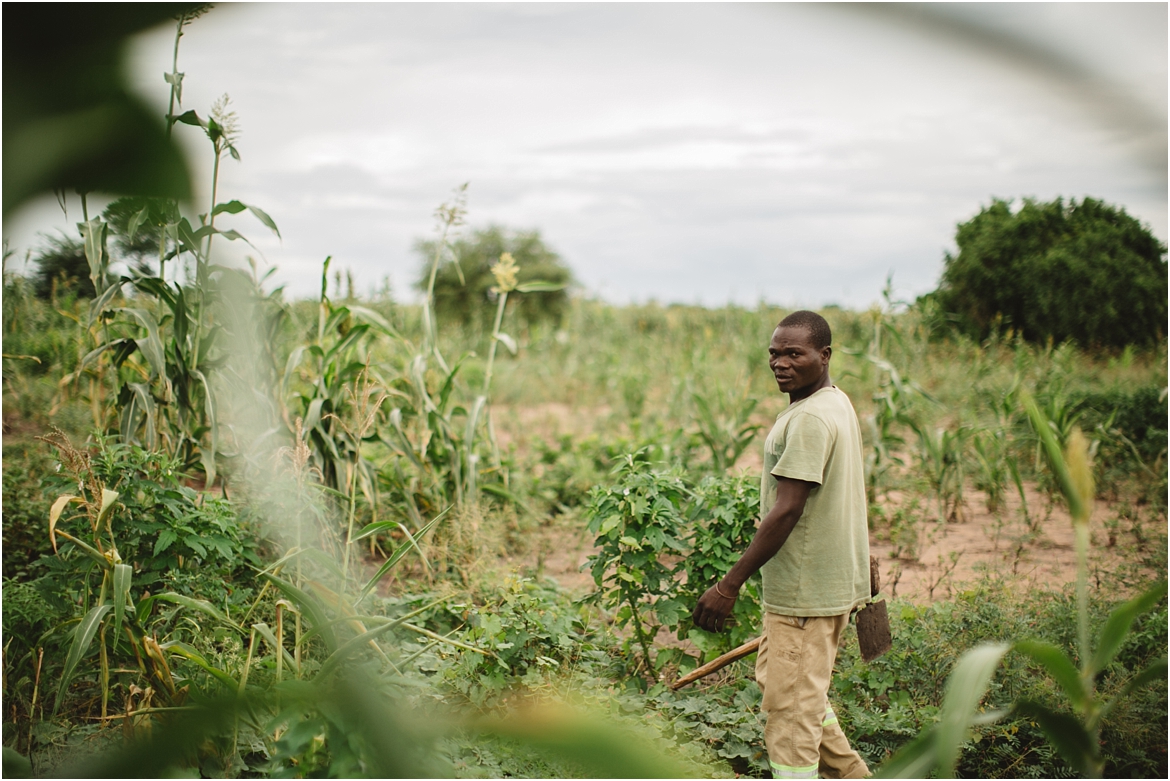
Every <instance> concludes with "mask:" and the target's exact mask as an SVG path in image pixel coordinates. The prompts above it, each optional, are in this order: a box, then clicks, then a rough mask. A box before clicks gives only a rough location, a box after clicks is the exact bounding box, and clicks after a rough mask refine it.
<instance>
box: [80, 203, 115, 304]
mask: <svg viewBox="0 0 1170 781" xmlns="http://www.w3.org/2000/svg"><path fill="white" fill-rule="evenodd" d="M77 230H79V231H80V232H81V237H82V238H83V239H84V240H85V260H86V262H87V263H89V278H90V280H92V281H93V286H94V289H95V290H96V291H97V292H98V293H99V294H101V293H103V292H105V285H104V284H103V281H104V277H105V275H106V274H105V272H106V258H107V257H108V256H107V254H106V223H105V222H103V221H102V218H101V217H94V218H93V219H92V220H90V221H89V222H79V223H77Z"/></svg>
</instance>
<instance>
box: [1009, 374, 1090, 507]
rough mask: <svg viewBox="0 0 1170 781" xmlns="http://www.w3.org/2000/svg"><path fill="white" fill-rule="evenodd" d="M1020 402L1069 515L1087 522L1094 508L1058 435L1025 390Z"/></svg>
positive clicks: (1022, 392) (1021, 392)
mask: <svg viewBox="0 0 1170 781" xmlns="http://www.w3.org/2000/svg"><path fill="white" fill-rule="evenodd" d="M1020 401H1021V403H1022V404H1023V405H1024V409H1025V410H1026V411H1027V413H1028V417H1029V419H1030V420H1031V421H1032V429H1033V430H1034V431H1035V432H1036V435H1037V436H1038V437H1039V438H1040V443H1041V444H1042V445H1043V447H1044V454H1045V455H1046V456H1047V457H1048V464H1049V466H1051V467H1052V473H1053V475H1055V477H1056V483H1057V485H1059V486H1060V492H1061V493H1062V494H1064V498H1065V501H1066V502H1068V509H1069V513H1070V514H1071V515H1072V517H1073V519H1074V520H1075V521H1077V522H1083V521H1085V520H1087V519H1088V517H1089V512H1090V511H1091V509H1092V508H1091V507H1090V506H1089V505H1087V504H1086V503H1085V502H1084V499H1083V497H1082V496H1081V490H1080V488H1079V487H1078V486H1077V485H1076V483H1075V482H1074V481H1073V478H1072V474H1070V472H1069V468H1068V464H1067V463H1066V462H1065V458H1064V453H1062V452H1061V450H1060V443H1059V442H1057V441H1056V435H1055V434H1054V433H1053V432H1052V426H1051V425H1049V423H1050V421H1049V420H1048V417H1047V416H1046V415H1045V414H1044V412H1043V411H1042V410H1041V409H1040V407H1038V406H1037V405H1036V401H1035V399H1033V398H1032V395H1031V394H1030V393H1028V392H1027V391H1025V390H1023V389H1021V390H1020Z"/></svg>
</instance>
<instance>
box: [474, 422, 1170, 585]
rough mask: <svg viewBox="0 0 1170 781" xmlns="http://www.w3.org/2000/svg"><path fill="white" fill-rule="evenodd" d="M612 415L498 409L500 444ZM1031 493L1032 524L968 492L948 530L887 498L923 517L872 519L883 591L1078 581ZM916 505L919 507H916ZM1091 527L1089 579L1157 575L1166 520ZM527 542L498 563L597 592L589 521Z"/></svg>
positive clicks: (1013, 502)
mask: <svg viewBox="0 0 1170 781" xmlns="http://www.w3.org/2000/svg"><path fill="white" fill-rule="evenodd" d="M769 413H771V414H773V415H774V412H772V411H771V410H766V411H761V412H759V413H757V416H758V417H760V418H761V420H760V422H770V420H771V417H770V416H769ZM608 415H609V410H608V408H592V409H589V408H581V407H574V406H570V405H566V404H555V403H549V404H540V405H534V406H530V407H510V408H509V407H498V408H496V410H495V420H496V427H497V435H498V437H499V440H500V442H501V445H502V446H504V445H506V444H514V445H515V446H517V447H518V448H520V449H523V448H525V445H526V444H527V442H529V441H531V440H532V439H534V438H544V439H546V441H551V440H552V439H553V438H555V437H556V436H557V435H563V434H572V435H574V436H583V435H587V434H589V433H592V432H593V431H594V430H595V427H596V425H597V423H598V422H599V420H602V419H604V418H605V417H608ZM754 417H756V416H754ZM764 418H767V421H765V420H764ZM758 450H759V448H749V450H748V451H747V452H745V453H744V454H743V456H741V457H740V459H739V460H738V461H737V463H736V468H737V469H740V470H746V471H749V472H758V470H759V469H761V468H762V466H763V463H762V460H761V455H760V453H759V452H758ZM1025 488H1026V490H1025V495H1026V497H1027V520H1025V514H1024V511H1023V507H1022V503H1021V501H1020V498H1019V496H1018V495H1016V494H1015V493H1014V492H1013V493H1012V495H1010V496H1005V498H1004V499H1003V500H1002V502H1001V505H1000V507H999V508H997V510H996V511H995V512H989V511H988V509H987V502H986V496H985V494H983V492H981V491H978V490H976V489H974V488H970V487H969V488H968V489H967V490H966V492H965V494H964V503H963V506H962V512H961V513H960V517H958V518H956V519H954V520H951V521H948V522H946V523H943V524H939V523H938V521H937V520H935V519H936V518H937V512H936V511H935V509H934V506H933V504H932V502H931V499H930V498H929V497H927V496H917V497H911V496H906V495H903V494H900V493H898V492H890V493H889V494H888V495H887V496H885V497H883V498H882V500H881V502H880V504H881V506H882V507H883V510H885V512H886V516H887V519H888V518H890V517H892V516H893V515H894V514H895V513H896V511H897V510H898V509H899V508H903V509H904V511H905V512H904V514H907V515H910V516H913V517H915V518H917V519H918V520H917V524H916V527H914V528H913V529H912V530H911V531H909V532H907V531H902V532H901V534H900V535H899V533H898V530H897V529H896V528H891V525H890V524H889V523H888V522H882V521H881V520H880V519H871V524H873V526H874V528H872V529H871V532H870V551H871V553H872V554H873V555H875V556H877V557H878V560H879V562H880V570H881V581H882V592H883V594H885V595H886V596H888V597H896V598H899V599H905V600H909V601H911V602H914V603H918V604H926V603H930V602H933V601H938V600H943V599H948V598H951V597H953V596H954V595H955V594H957V593H960V592H962V591H964V590H966V589H967V588H970V587H971V586H972V585H973V584H974V583H976V582H977V581H979V580H981V579H984V578H990V579H993V580H995V581H997V582H999V583H1001V584H1004V585H1006V586H1008V587H1009V588H1011V589H1012V590H1014V591H1017V592H1018V593H1019V592H1026V591H1027V590H1031V589H1036V588H1043V589H1061V588H1063V587H1064V586H1066V585H1068V584H1071V583H1073V582H1074V581H1075V580H1076V552H1075V550H1074V547H1073V528H1072V522H1071V520H1070V517H1069V515H1068V512H1067V511H1066V510H1065V509H1064V507H1063V504H1062V502H1061V501H1060V500H1056V501H1054V500H1053V499H1052V498H1050V497H1048V496H1047V495H1045V494H1043V493H1042V492H1040V491H1038V490H1037V488H1036V486H1034V485H1027V484H1026V486H1025ZM914 501H917V503H918V504H917V507H913V506H912V503H913V502H914ZM875 521H876V522H875ZM1090 530H1091V536H1090V539H1091V545H1090V552H1089V571H1090V579H1091V581H1093V582H1095V583H1098V584H1099V583H1105V582H1109V583H1111V584H1112V585H1114V586H1115V587H1116V586H1118V585H1119V582H1120V581H1127V580H1133V579H1134V576H1137V575H1141V574H1146V575H1149V576H1152V575H1157V574H1159V572H1160V570H1159V572H1155V571H1154V569H1153V568H1151V566H1150V565H1149V563H1148V562H1147V561H1146V559H1147V558H1152V557H1151V556H1150V555H1149V554H1151V553H1153V552H1154V550H1153V547H1154V546H1157V545H1159V544H1160V543H1159V539H1160V536H1161V535H1164V534H1165V533H1166V519H1165V517H1163V516H1160V515H1155V514H1153V513H1151V512H1149V511H1148V510H1145V509H1143V508H1139V511H1138V512H1136V513H1135V512H1132V511H1130V512H1126V511H1124V510H1123V508H1122V506H1121V505H1116V504H1110V503H1107V502H1104V501H1098V502H1097V503H1096V506H1095V508H1094V511H1093V514H1092V516H1091V518H1090ZM527 536H528V539H527V541H526V542H527V543H528V544H526V545H525V552H524V553H522V554H519V555H515V556H510V557H505V559H504V560H503V561H502V562H501V563H502V564H503V565H504V566H505V567H508V568H514V569H517V570H523V571H528V572H533V573H536V574H538V575H540V576H547V577H551V578H552V579H554V580H555V581H556V582H557V583H558V584H559V585H560V586H561V587H562V588H564V589H566V590H568V591H570V592H572V593H574V594H584V593H587V592H588V591H589V590H591V589H592V588H593V579H592V577H591V575H590V574H589V573H588V572H587V571H582V567H583V566H584V565H585V562H586V558H587V557H588V556H589V555H590V553H592V552H593V550H594V548H593V545H592V540H591V538H590V535H589V534H588V532H586V530H585V523H584V520H583V519H581V518H579V517H577V518H570V517H566V518H561V519H556V520H554V521H552V522H551V523H550V524H548V525H547V526H543V527H541V528H539V529H536V530H533V531H531V532H529V533H527ZM1124 590H1125V589H1124V586H1123V584H1122V588H1121V591H1122V593H1124Z"/></svg>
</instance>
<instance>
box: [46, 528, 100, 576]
mask: <svg viewBox="0 0 1170 781" xmlns="http://www.w3.org/2000/svg"><path fill="white" fill-rule="evenodd" d="M57 534H59V535H60V536H62V537H64V538H65V539H67V540H69V541H70V542H71V543H73V544H74V545H76V546H77V547H78V548H80V549H81V552H82V553H84V554H85V555H86V556H89V557H90V558H91V559H93V560H94V561H95V562H97V564H98V566H100V567H101V568H102V569H104V570H109V569H110V566H111V564H110V560H109V559H107V558H106V557H105V556H104V555H102V553H101V551H99V550H98V549H97V548H95V547H93V546H92V545H89V544H88V543H84V542H82V541H81V540H79V539H77V538H76V537H74V536H73V535H72V534H70V533H69V532H64V531H61V530H60V529H58V530H57Z"/></svg>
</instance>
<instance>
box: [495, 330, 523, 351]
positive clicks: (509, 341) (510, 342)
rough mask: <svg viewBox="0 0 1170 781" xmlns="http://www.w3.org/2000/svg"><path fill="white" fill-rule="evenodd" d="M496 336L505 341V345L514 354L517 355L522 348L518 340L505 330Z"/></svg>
mask: <svg viewBox="0 0 1170 781" xmlns="http://www.w3.org/2000/svg"><path fill="white" fill-rule="evenodd" d="M496 338H497V339H499V340H500V341H501V342H503V343H504V346H505V347H507V348H508V352H510V353H512V355H515V354H516V353H517V352H518V351H519V349H520V348H519V347H517V346H516V340H515V339H513V338H512V337H510V336H508V335H507V334H506V333H504V332H503V331H501V332H499V333H498V334H496Z"/></svg>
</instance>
